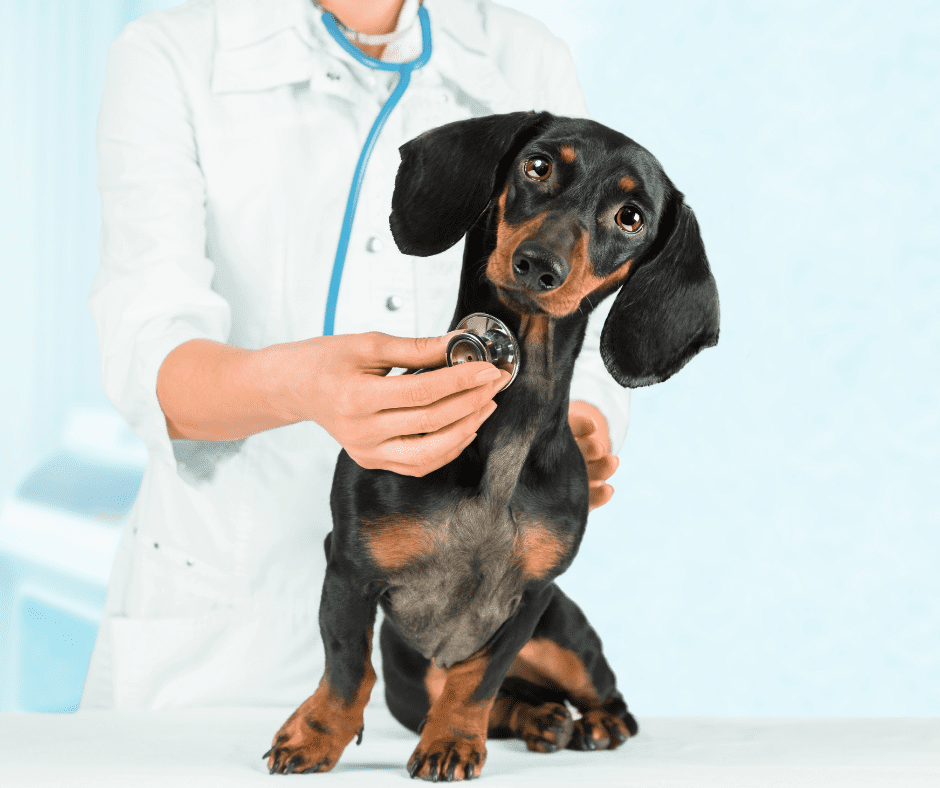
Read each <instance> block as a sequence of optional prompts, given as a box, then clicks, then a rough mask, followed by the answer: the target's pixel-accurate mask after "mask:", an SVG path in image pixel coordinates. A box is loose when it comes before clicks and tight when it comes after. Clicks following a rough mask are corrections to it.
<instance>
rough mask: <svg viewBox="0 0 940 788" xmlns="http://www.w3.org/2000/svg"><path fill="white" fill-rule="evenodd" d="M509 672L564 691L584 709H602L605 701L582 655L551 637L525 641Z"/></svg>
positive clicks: (511, 674)
mask: <svg viewBox="0 0 940 788" xmlns="http://www.w3.org/2000/svg"><path fill="white" fill-rule="evenodd" d="M507 675H509V676H517V677H519V678H522V679H525V680H526V681H531V682H532V683H533V684H539V685H541V686H543V687H549V688H551V689H555V690H563V691H564V692H566V693H568V695H569V697H570V698H571V700H572V701H573V702H574V704H575V706H577V707H578V709H579V710H582V711H585V710H587V709H596V708H600V707H601V705H602V704H603V702H604V699H603V698H601V697H600V695H598V693H597V688H596V687H595V686H594V682H593V681H592V680H591V675H590V673H588V669H587V667H586V666H585V664H584V663H583V662H582V661H581V658H580V657H579V656H578V655H577V654H575V653H574V652H573V651H569V650H568V649H566V648H563V647H562V646H559V645H558V644H557V643H556V642H555V641H553V640H551V639H549V638H532V639H531V640H530V641H529V642H528V643H526V644H525V645H524V646H523V647H522V650H521V651H520V652H519V654H518V655H517V656H516V659H515V661H514V662H513V663H512V666H511V667H510V668H509V673H508V674H507Z"/></svg>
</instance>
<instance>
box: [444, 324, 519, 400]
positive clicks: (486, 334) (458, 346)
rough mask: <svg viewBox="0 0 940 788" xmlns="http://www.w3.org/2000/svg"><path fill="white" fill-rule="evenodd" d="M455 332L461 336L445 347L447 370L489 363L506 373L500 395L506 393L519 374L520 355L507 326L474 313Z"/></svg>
mask: <svg viewBox="0 0 940 788" xmlns="http://www.w3.org/2000/svg"><path fill="white" fill-rule="evenodd" d="M455 330H456V331H461V332H462V333H460V334H458V335H457V336H455V337H451V340H450V342H448V343H447V366H449V367H453V366H456V365H457V364H466V363H467V362H468V361H488V362H490V363H491V364H493V365H494V366H495V367H497V368H498V369H504V370H506V371H507V372H508V373H509V375H510V378H509V382H508V383H507V384H506V385H505V386H503V388H502V391H505V390H506V389H508V388H509V387H510V386H511V385H512V382H513V381H514V380H515V379H516V374H517V373H518V372H519V362H520V361H521V354H520V349H519V343H518V342H517V341H516V338H515V337H514V336H513V335H512V332H511V331H510V330H509V329H508V328H507V327H506V324H505V323H503V322H502V321H501V320H498V319H496V318H495V317H493V316H492V315H488V314H486V313H485V312H474V313H473V314H472V315H467V316H466V317H465V318H464V319H463V320H461V321H460V323H458V324H457V328H456V329H455Z"/></svg>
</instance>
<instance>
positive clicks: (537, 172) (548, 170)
mask: <svg viewBox="0 0 940 788" xmlns="http://www.w3.org/2000/svg"><path fill="white" fill-rule="evenodd" d="M523 171H524V172H525V174H526V177H527V178H531V179H532V180H533V181H544V180H545V179H546V178H547V177H548V176H549V175H551V174H552V163H551V162H550V161H549V160H548V159H543V158H541V157H540V156H533V157H532V158H531V159H526V160H525V166H524V167H523Z"/></svg>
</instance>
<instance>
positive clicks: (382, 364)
mask: <svg viewBox="0 0 940 788" xmlns="http://www.w3.org/2000/svg"><path fill="white" fill-rule="evenodd" d="M453 333H456V332H453ZM452 335H453V334H447V335H446V336H443V337H431V338H424V337H422V338H418V339H411V338H404V337H395V336H390V335H388V334H382V333H380V332H377V331H372V332H369V333H366V334H346V335H342V336H332V337H316V338H313V339H309V340H305V341H302V342H293V343H290V344H286V345H274V346H272V347H270V348H266V349H265V351H263V352H265V353H267V354H268V357H269V358H268V365H269V366H270V368H272V370H273V374H274V375H275V379H276V380H277V381H278V382H277V383H276V384H275V388H276V395H275V396H276V397H277V398H278V400H279V402H280V407H281V408H282V409H283V411H284V412H285V415H286V416H287V418H289V419H290V420H294V421H301V420H311V421H315V422H317V423H318V424H320V425H321V426H322V427H323V428H324V429H325V430H326V431H327V432H329V433H330V435H332V436H333V437H334V438H335V439H336V440H337V441H338V442H339V443H340V444H341V445H342V447H343V448H344V449H346V452H347V453H348V454H349V456H350V457H352V459H353V460H354V461H355V462H356V463H358V464H359V465H360V466H361V467H363V468H369V469H377V468H378V469H384V470H388V471H395V472H396V473H400V474H403V475H405V476H425V475H427V474H428V473H431V472H432V471H434V470H437V469H438V468H440V467H442V466H444V465H446V464H447V463H449V462H451V461H452V460H454V459H456V458H457V457H458V456H459V455H460V452H462V451H463V450H464V449H465V448H466V447H467V446H468V445H469V444H470V443H471V442H472V441H473V439H474V438H475V437H476V432H477V430H478V429H479V427H480V425H481V424H482V423H483V422H484V421H485V420H486V419H487V418H488V417H489V416H490V415H491V414H492V413H493V411H494V410H495V409H496V403H495V402H493V396H494V395H495V394H496V393H497V392H498V391H499V390H500V389H502V388H503V386H505V385H506V383H507V382H508V380H509V373H507V372H504V371H501V370H498V369H496V367H494V366H493V365H492V364H489V363H487V362H485V361H479V362H469V363H465V364H458V365H456V366H453V367H442V368H441V369H435V370H432V371H430V372H424V373H422V374H420V375H394V376H391V377H388V373H389V372H390V371H391V369H392V368H393V367H405V368H410V369H415V368H421V367H435V366H441V365H443V364H445V351H446V349H447V342H448V340H449V339H450V337H451V336H452Z"/></svg>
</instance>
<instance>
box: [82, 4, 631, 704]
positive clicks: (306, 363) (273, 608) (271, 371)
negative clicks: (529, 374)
mask: <svg viewBox="0 0 940 788" xmlns="http://www.w3.org/2000/svg"><path fill="white" fill-rule="evenodd" d="M316 5H321V4H314V3H313V2H311V0H190V2H187V3H185V4H184V5H182V6H179V7H177V8H172V9H168V10H164V11H158V12H154V13H151V14H148V15H146V16H144V17H142V18H141V19H139V20H137V21H136V22H133V23H132V24H130V25H128V27H127V28H126V29H125V30H124V32H123V33H122V34H121V35H120V36H119V37H118V38H117V39H116V40H115V42H114V43H113V44H112V46H111V50H110V53H109V58H108V67H107V74H106V81H105V90H104V96H103V99H102V104H101V113H100V117H99V125H98V152H99V166H100V178H99V185H100V190H101V198H102V235H101V254H102V262H101V268H100V271H99V273H98V276H97V278H96V280H95V283H94V287H93V290H92V293H91V296H90V298H89V305H90V308H91V310H92V312H93V314H94V317H95V321H96V325H97V328H98V333H99V339H100V345H101V354H102V367H103V383H104V388H105V391H106V393H107V395H108V396H109V398H110V399H111V401H112V402H113V403H114V405H115V407H116V408H117V409H118V411H119V412H120V413H121V414H122V416H123V417H124V418H125V419H126V420H127V422H128V423H129V424H130V426H131V427H132V428H133V429H134V430H135V432H136V433H137V434H138V435H139V436H140V437H141V438H142V439H143V440H144V441H145V442H146V444H147V447H148V449H149V459H148V463H147V468H146V472H145V474H144V478H143V483H142V485H141V489H140V493H139V495H138V497H137V501H136V503H135V506H134V508H133V511H132V513H131V516H130V519H129V522H128V526H127V530H126V532H125V534H124V538H123V539H122V542H121V546H120V548H119V550H118V555H117V558H116V560H115V564H114V569H113V572H112V577H111V581H110V585H109V590H108V598H107V603H106V609H105V616H104V619H103V621H102V624H101V628H100V630H99V635H98V641H97V644H96V647H95V651H94V654H93V656H92V660H91V665H90V668H89V673H88V677H87V679H86V683H85V690H84V694H83V697H82V704H81V707H82V708H83V709H86V708H103V707H116V708H125V709H128V708H149V709H156V708H162V707H167V706H180V705H260V704H267V705H274V704H283V705H291V704H296V703H297V702H298V700H299V699H302V698H304V697H306V696H307V695H309V694H310V692H311V691H312V689H313V688H314V687H315V686H316V683H317V681H318V679H319V677H320V674H321V672H322V667H323V656H322V648H321V645H320V634H319V627H318V620H317V614H318V606H319V599H320V591H321V586H322V580H323V572H324V568H325V559H324V554H323V540H324V537H325V535H326V534H327V533H328V532H329V530H330V528H331V520H330V508H329V490H330V485H331V481H332V476H333V469H334V465H335V462H336V457H337V454H338V452H339V450H340V447H341V446H342V447H344V448H346V450H347V451H348V452H349V454H350V455H351V456H352V457H353V459H355V460H356V461H357V462H359V463H360V464H361V465H363V466H364V467H372V468H386V469H388V470H394V471H397V472H399V473H407V474H410V475H415V476H420V475H424V474H426V473H428V472H430V471H431V470H434V469H435V468H438V467H441V466H442V465H444V464H446V463H447V462H449V461H450V460H451V459H452V458H453V457H455V456H456V455H457V454H458V453H459V452H460V450H461V449H462V448H463V446H465V445H466V444H467V442H468V441H469V440H472V437H473V435H474V433H475V430H476V429H477V428H478V427H479V425H480V424H481V423H482V421H483V420H484V419H485V418H486V417H487V416H488V415H489V414H490V413H491V412H492V411H493V409H494V408H495V403H493V402H492V398H493V395H494V394H495V393H496V391H498V389H499V388H500V387H501V386H502V384H503V383H504V379H505V374H506V373H502V375H503V376H504V378H500V379H496V380H493V379H492V375H495V374H496V370H495V368H494V367H492V366H491V365H489V364H485V363H483V362H479V363H474V364H464V365H460V366H457V367H453V368H444V369H441V370H437V371H434V372H429V373H425V374H424V375H420V376H396V375H388V374H387V373H389V371H390V369H391V368H395V367H425V366H439V365H441V364H443V363H444V348H445V346H446V339H443V338H441V337H440V335H441V334H442V332H444V331H446V330H447V328H448V325H449V321H450V318H451V316H452V312H453V308H454V304H455V303H456V297H457V288H458V283H459V277H460V268H461V254H462V245H458V246H457V247H455V248H453V249H451V250H449V251H447V252H445V253H443V254H441V255H438V256H436V257H432V258H427V259H421V258H414V257H408V256H405V255H402V254H400V253H399V252H398V251H397V249H396V248H395V245H394V243H393V241H392V238H391V233H390V230H389V226H388V216H389V212H390V206H391V196H392V189H393V186H394V179H395V173H396V170H397V167H398V163H399V156H398V147H399V146H400V145H402V144H403V143H404V142H406V141H408V140H410V139H412V138H414V137H416V136H417V135H419V134H421V133H423V132H425V131H427V130H428V129H430V128H433V127H436V126H439V125H442V124H444V123H448V122H451V121H455V120H460V119H464V118H470V117H474V116H480V115H486V114H490V113H496V112H509V111H516V110H523V109H524V110H530V109H535V110H543V109H544V110H548V111H550V112H554V113H555V114H559V115H569V116H582V117H583V116H586V107H585V103H584V98H583V96H582V93H581V90H580V87H579V85H578V81H577V76H576V74H575V69H574V65H573V62H572V59H571V56H570V53H569V51H568V49H567V47H566V46H565V44H564V43H563V42H562V41H560V40H559V39H558V38H556V37H555V36H554V35H552V34H551V33H550V32H549V31H548V30H547V29H546V28H545V27H544V26H543V25H542V24H541V23H540V22H537V21H536V20H534V19H531V18H529V17H527V16H525V15H523V14H521V13H519V12H516V11H513V10H510V9H508V8H505V7H502V6H500V5H497V4H495V3H492V2H489V0H425V3H424V7H425V8H426V9H427V11H428V14H429V17H430V21H431V33H432V40H433V54H432V55H431V58H430V60H429V62H428V63H427V64H426V65H425V66H424V67H422V68H420V69H418V70H416V71H415V72H414V74H413V76H412V79H411V84H410V85H409V87H408V89H407V90H406V92H405V94H404V96H403V98H402V99H401V101H400V103H399V104H398V105H397V106H396V107H395V109H394V110H393V111H392V113H391V115H390V117H389V119H388V122H387V123H386V125H385V127H384V129H383V131H382V132H381V134H380V135H379V138H378V141H377V143H376V146H375V149H374V151H373V154H372V157H371V160H370V162H369V165H368V168H367V170H366V175H365V180H364V183H363V188H362V192H361V197H360V200H359V205H358V210H357V212H356V216H355V221H354V223H353V226H352V233H351V239H350V246H349V253H348V256H347V259H346V263H345V269H344V271H343V275H342V283H341V287H340V291H339V296H338V302H337V307H336V318H335V331H334V333H335V336H323V335H322V334H323V324H324V313H325V308H326V293H327V285H328V283H329V281H330V275H331V267H332V263H333V257H334V252H335V249H336V245H337V239H338V237H339V232H340V227H341V224H342V219H343V210H344V204H345V198H346V193H347V190H348V188H349V183H350V179H351V177H352V173H353V170H354V167H355V163H356V160H357V158H358V156H359V152H360V149H361V147H362V145H363V143H364V142H365V139H366V135H367V133H368V131H369V128H370V127H371V125H372V122H373V120H374V119H375V117H376V114H377V112H378V110H379V108H380V107H381V105H382V103H383V102H384V101H385V100H386V99H387V98H388V96H389V94H390V93H391V91H392V89H393V88H394V85H395V81H396V79H397V76H396V75H395V74H394V73H392V74H390V73H388V72H383V71H376V70H372V69H370V68H368V67H367V66H365V65H363V64H362V63H360V62H358V61H357V60H356V59H355V58H353V57H351V56H350V54H349V53H347V52H346V51H344V49H343V48H342V47H341V46H340V45H339V44H338V43H337V42H336V41H335V40H333V39H332V38H331V37H330V36H329V34H328V33H327V31H326V29H325V27H324V24H323V22H322V20H321V10H320V9H319V8H317V7H316ZM403 5H404V8H403ZM322 6H323V7H325V8H326V9H328V10H330V11H332V12H333V13H334V14H335V15H336V17H337V18H338V19H339V21H340V22H342V23H343V24H344V25H346V26H347V27H349V28H351V29H353V30H359V31H361V32H363V33H366V34H382V33H388V32H393V33H395V34H396V35H395V36H392V37H393V38H394V39H395V40H394V41H393V42H392V43H389V44H388V45H378V44H373V45H369V44H367V43H362V42H361V41H360V42H359V44H357V45H358V46H359V47H360V49H362V50H363V51H365V52H366V53H367V54H369V55H370V56H373V57H377V58H382V59H383V60H386V61H389V62H404V61H407V60H411V59H414V58H415V57H416V56H417V54H418V53H420V51H421V31H420V28H419V26H418V25H416V24H415V23H414V19H415V14H416V6H417V0H408V2H404V3H403V0H373V2H369V3H363V2H352V0H332V1H329V2H328V1H327V0H323V2H322ZM610 301H612V299H610ZM610 301H608V302H607V303H606V304H602V305H601V307H600V308H599V309H598V310H596V312H595V313H594V314H593V315H592V317H591V321H590V324H589V327H588V335H587V338H586V340H585V343H584V349H583V351H582V354H581V356H580V358H579V360H578V362H577V365H576V368H575V372H574V380H573V383H572V389H571V414H570V420H571V424H572V428H573V430H574V432H575V434H576V436H578V440H579V445H580V446H581V449H582V451H583V452H584V454H585V458H586V460H587V464H588V472H589V476H590V477H591V486H592V493H591V494H592V499H591V503H592V507H596V506H599V505H603V504H604V503H606V502H607V501H608V500H609V499H610V496H611V495H612V494H613V489H612V488H611V487H610V485H608V484H607V483H606V480H607V479H608V478H609V477H610V476H611V475H612V473H613V472H614V470H615V469H616V467H617V460H616V456H615V453H616V450H617V449H618V448H619V447H620V445H621V444H622V442H623V440H624V437H625V435H626V429H627V420H628V410H629V394H628V392H627V391H625V390H623V389H621V388H620V387H619V386H618V385H617V384H616V383H615V382H614V381H613V380H612V379H611V378H610V377H609V375H608V374H607V372H606V370H605V369H604V366H603V362H602V360H601V358H600V355H599V342H600V329H601V326H602V325H603V321H604V318H605V317H606V314H607V311H608V308H609V304H610ZM480 373H483V377H484V378H485V377H486V374H487V373H491V379H489V380H485V379H477V376H478V375H479V374H480ZM422 433H427V434H425V435H422Z"/></svg>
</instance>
